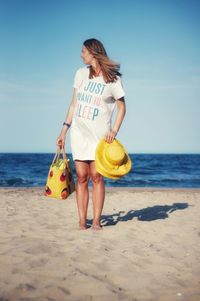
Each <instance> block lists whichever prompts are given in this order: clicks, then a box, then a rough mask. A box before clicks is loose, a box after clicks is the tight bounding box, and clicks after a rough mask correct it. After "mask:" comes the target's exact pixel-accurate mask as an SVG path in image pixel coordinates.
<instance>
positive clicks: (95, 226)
mask: <svg viewBox="0 0 200 301" xmlns="http://www.w3.org/2000/svg"><path fill="white" fill-rule="evenodd" d="M92 230H94V231H99V230H103V227H102V226H101V225H92Z"/></svg>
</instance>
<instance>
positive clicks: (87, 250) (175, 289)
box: [0, 188, 200, 301]
mask: <svg viewBox="0 0 200 301" xmlns="http://www.w3.org/2000/svg"><path fill="white" fill-rule="evenodd" d="M43 191H44V188H1V189H0V207H1V210H0V215H1V216H0V224H1V225H0V267H1V269H0V271H1V272H0V301H6V300H7V301H19V300H20V301H29V300H30V301H32V300H37V301H65V300H70V301H71V300H73V301H75V300H76V301H90V300H94V301H104V300H106V301H112V300H113V301H116V300H132V301H136V300H137V301H150V300H151V301H175V300H180V301H199V300H200V189H139V188H138V189H127V188H126V189H123V188H115V189H114V188H113V189H111V188H110V189H109V188H107V189H106V200H105V205H104V210H103V215H102V225H103V230H101V231H94V230H92V229H91V228H90V225H91V221H92V201H91V199H90V203H89V210H88V229H87V230H85V231H80V230H78V215H77V207H76V200H75V194H74V193H73V194H72V195H71V196H70V197H69V198H68V199H67V200H62V201H61V200H55V199H51V198H48V197H46V196H44V195H43Z"/></svg>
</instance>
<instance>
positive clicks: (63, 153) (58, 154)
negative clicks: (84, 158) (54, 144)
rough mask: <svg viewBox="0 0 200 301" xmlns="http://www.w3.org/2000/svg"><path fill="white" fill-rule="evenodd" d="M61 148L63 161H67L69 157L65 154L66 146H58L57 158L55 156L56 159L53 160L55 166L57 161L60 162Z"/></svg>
mask: <svg viewBox="0 0 200 301" xmlns="http://www.w3.org/2000/svg"><path fill="white" fill-rule="evenodd" d="M61 148H62V155H63V159H64V160H66V161H67V155H66V153H65V147H64V145H63V146H58V149H57V152H56V154H55V156H54V158H53V161H52V164H54V163H55V161H56V162H57V161H58V160H59V158H60V150H61Z"/></svg>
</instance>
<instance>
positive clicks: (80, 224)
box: [79, 222, 87, 230]
mask: <svg viewBox="0 0 200 301" xmlns="http://www.w3.org/2000/svg"><path fill="white" fill-rule="evenodd" d="M79 230H87V225H86V223H85V222H84V223H81V222H79Z"/></svg>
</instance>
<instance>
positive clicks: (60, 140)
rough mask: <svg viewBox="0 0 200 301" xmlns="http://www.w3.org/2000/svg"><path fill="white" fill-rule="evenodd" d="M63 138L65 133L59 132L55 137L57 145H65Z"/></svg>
mask: <svg viewBox="0 0 200 301" xmlns="http://www.w3.org/2000/svg"><path fill="white" fill-rule="evenodd" d="M65 138H66V135H65V134H60V136H59V137H58V138H57V140H56V144H57V145H58V146H63V147H64V146H65Z"/></svg>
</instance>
